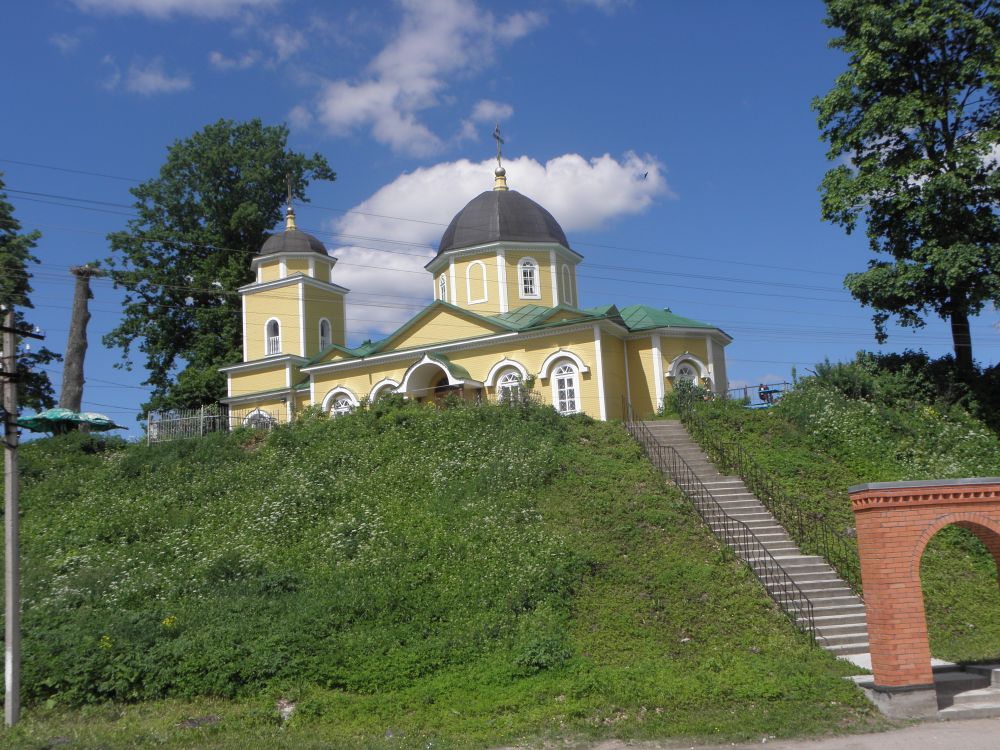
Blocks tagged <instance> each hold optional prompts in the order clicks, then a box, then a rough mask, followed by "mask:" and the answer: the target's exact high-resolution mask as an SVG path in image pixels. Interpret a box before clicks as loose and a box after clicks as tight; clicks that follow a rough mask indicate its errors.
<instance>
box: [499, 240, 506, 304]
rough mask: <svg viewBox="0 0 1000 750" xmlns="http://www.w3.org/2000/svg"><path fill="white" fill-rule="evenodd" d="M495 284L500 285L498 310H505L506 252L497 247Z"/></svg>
mask: <svg viewBox="0 0 1000 750" xmlns="http://www.w3.org/2000/svg"><path fill="white" fill-rule="evenodd" d="M497 284H498V285H499V286H500V312H502V313H505V312H507V309H508V308H507V252H506V251H505V250H504V249H503V248H502V247H498V248H497Z"/></svg>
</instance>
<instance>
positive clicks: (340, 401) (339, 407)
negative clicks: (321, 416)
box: [330, 396, 354, 417]
mask: <svg viewBox="0 0 1000 750" xmlns="http://www.w3.org/2000/svg"><path fill="white" fill-rule="evenodd" d="M352 411H354V402H353V401H352V400H351V399H350V398H348V397H347V396H337V397H336V398H334V399H333V401H332V402H331V403H330V416H331V417H342V416H344V415H345V414H350V413H351V412H352Z"/></svg>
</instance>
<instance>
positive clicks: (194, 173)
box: [104, 120, 336, 409]
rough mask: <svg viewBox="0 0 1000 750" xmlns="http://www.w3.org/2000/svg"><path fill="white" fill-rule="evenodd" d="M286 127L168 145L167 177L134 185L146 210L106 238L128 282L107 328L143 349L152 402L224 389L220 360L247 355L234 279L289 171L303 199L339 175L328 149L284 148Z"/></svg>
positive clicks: (228, 125) (176, 403)
mask: <svg viewBox="0 0 1000 750" xmlns="http://www.w3.org/2000/svg"><path fill="white" fill-rule="evenodd" d="M287 139H288V129H287V128H286V127H285V126H267V125H263V124H262V123H261V122H260V120H252V121H250V122H245V123H236V122H233V121H231V120H219V121H218V122H216V123H213V124H211V125H208V126H206V127H205V128H204V129H202V130H201V131H199V132H197V133H195V134H194V135H192V136H191V137H189V138H187V139H185V140H179V141H175V142H174V143H173V145H171V146H170V147H169V148H168V149H167V159H166V162H165V164H164V165H163V166H162V167H161V168H160V173H159V176H158V177H156V178H154V179H151V180H148V181H146V182H144V183H142V184H141V185H139V186H138V187H135V188H133V189H132V191H131V192H132V194H133V195H134V196H135V198H136V203H135V210H136V213H137V214H138V215H137V217H136V218H135V219H132V220H130V221H129V222H128V229H127V231H123V232H115V233H113V234H111V235H109V237H108V239H109V241H110V243H111V248H112V250H113V251H114V252H115V255H114V256H113V257H112V258H111V259H110V263H111V265H112V268H111V277H112V279H113V280H114V282H115V284H116V286H119V287H122V288H124V289H125V290H126V291H125V301H124V312H123V317H122V321H121V323H120V324H119V325H118V326H117V327H116V328H115V329H114V330H113V331H111V332H110V333H109V334H107V335H106V336H105V337H104V343H105V344H106V345H108V346H119V347H121V348H122V349H123V360H124V361H123V366H124V367H131V366H132V364H133V363H132V358H131V355H132V350H133V348H138V350H139V351H140V352H141V353H142V354H143V355H144V357H145V362H144V363H143V364H144V365H145V367H146V369H147V370H148V372H149V377H148V379H147V380H146V381H145V382H146V384H147V385H150V386H152V388H153V392H152V395H151V397H150V400H149V401H148V402H147V403H146V404H144V408H145V409H166V408H187V407H194V406H198V405H201V404H204V403H206V402H210V401H215V400H218V399H219V398H221V397H223V396H225V380H224V378H223V376H222V375H221V374H220V373H219V371H218V368H219V367H221V366H223V365H227V364H233V363H235V362H238V361H240V359H241V357H242V325H241V312H240V298H239V296H238V295H237V294H236V290H237V289H238V288H239V287H240V286H242V285H244V284H246V283H249V282H250V281H251V280H252V275H251V272H250V260H251V258H252V257H253V254H254V253H255V252H257V251H258V250H259V249H260V246H261V245H262V244H263V242H264V240H265V239H266V237H267V234H268V232H269V231H270V230H271V229H272V228H273V227H274V225H275V224H276V223H277V222H278V221H279V220H280V219H281V206H282V204H283V202H284V200H285V197H286V179H290V180H291V189H292V195H293V196H294V197H295V198H296V199H298V200H305V190H306V187H307V185H308V184H309V182H310V181H311V180H317V179H318V180H333V179H335V177H336V175H335V174H334V172H333V171H332V170H331V169H330V166H329V165H328V164H327V162H326V159H324V158H323V157H322V156H321V155H320V154H313V156H311V157H307V156H305V155H304V154H300V153H296V152H295V151H291V150H290V149H289V148H288V147H287Z"/></svg>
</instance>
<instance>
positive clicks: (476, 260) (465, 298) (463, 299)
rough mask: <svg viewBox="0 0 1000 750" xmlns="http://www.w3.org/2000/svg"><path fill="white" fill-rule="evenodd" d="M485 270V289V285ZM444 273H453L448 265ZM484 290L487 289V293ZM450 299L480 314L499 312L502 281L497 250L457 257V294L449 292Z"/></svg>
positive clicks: (447, 274) (448, 274)
mask: <svg viewBox="0 0 1000 750" xmlns="http://www.w3.org/2000/svg"><path fill="white" fill-rule="evenodd" d="M484 270H485V277H486V285H485V289H484V286H483V276H484ZM470 271H471V273H470ZM443 273H444V274H445V275H446V276H450V274H451V272H450V271H449V270H448V268H447V267H446V268H445V270H444V271H443ZM449 283H450V282H449ZM470 291H471V293H472V296H471V297H470V295H469V292H470ZM483 291H485V295H484V294H483ZM483 297H485V298H486V299H485V301H483V302H472V300H473V299H481V298H483ZM448 299H449V300H450V301H453V302H454V304H457V305H458V306H459V307H467V308H468V309H469V310H472V311H474V312H476V313H479V314H480V315H496V314H498V313H499V312H500V283H499V271H498V270H497V256H496V252H492V253H483V254H482V255H475V256H468V257H465V258H459V259H457V260H456V261H455V296H453V295H451V294H449V295H448Z"/></svg>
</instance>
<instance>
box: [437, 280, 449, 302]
mask: <svg viewBox="0 0 1000 750" xmlns="http://www.w3.org/2000/svg"><path fill="white" fill-rule="evenodd" d="M438 299H439V300H441V301H442V302H447V301H448V282H447V281H446V280H445V278H444V274H441V278H439V279H438Z"/></svg>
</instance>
